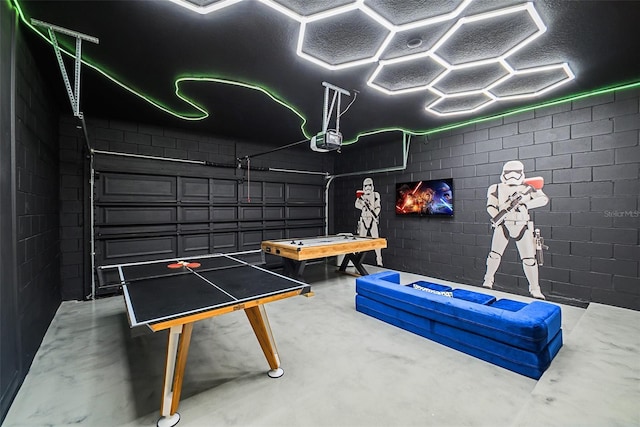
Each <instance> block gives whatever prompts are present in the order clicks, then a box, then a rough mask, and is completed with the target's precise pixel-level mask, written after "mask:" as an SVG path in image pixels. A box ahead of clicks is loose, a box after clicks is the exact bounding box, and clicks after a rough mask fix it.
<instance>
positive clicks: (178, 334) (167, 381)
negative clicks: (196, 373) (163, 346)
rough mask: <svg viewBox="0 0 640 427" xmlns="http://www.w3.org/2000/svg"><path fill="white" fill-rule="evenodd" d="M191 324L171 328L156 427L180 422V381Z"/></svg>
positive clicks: (188, 343) (182, 375)
mask: <svg viewBox="0 0 640 427" xmlns="http://www.w3.org/2000/svg"><path fill="white" fill-rule="evenodd" d="M192 331H193V323H187V324H185V325H176V326H172V327H171V329H169V337H168V339H167V358H166V362H165V368H164V381H163V386H162V402H161V403H160V415H161V417H160V419H159V420H158V427H170V426H174V425H176V424H177V423H178V421H180V414H178V405H179V404H180V394H181V393H182V380H183V379H184V369H185V367H186V365H187V355H188V354H189V345H190V343H191V332H192Z"/></svg>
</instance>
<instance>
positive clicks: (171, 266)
mask: <svg viewBox="0 0 640 427" xmlns="http://www.w3.org/2000/svg"><path fill="white" fill-rule="evenodd" d="M182 267H183V265H182V264H181V263H179V262H174V263H171V264H167V268H170V269H172V270H175V269H178V268H182Z"/></svg>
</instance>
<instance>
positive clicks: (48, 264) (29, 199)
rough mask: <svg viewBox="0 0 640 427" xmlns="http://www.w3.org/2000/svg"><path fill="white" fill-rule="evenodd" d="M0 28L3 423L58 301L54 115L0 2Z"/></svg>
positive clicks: (8, 11)
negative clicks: (0, 42) (0, 41)
mask: <svg viewBox="0 0 640 427" xmlns="http://www.w3.org/2000/svg"><path fill="white" fill-rule="evenodd" d="M0 23H1V25H0V28H1V30H0V31H1V33H0V40H2V44H1V47H2V49H0V62H1V64H2V67H1V69H0V70H1V71H0V79H1V82H2V83H1V86H0V87H1V92H0V94H1V96H2V114H1V132H0V133H1V136H2V141H1V144H2V150H1V152H0V162H1V167H2V193H1V194H2V201H1V203H0V209H1V214H2V223H1V228H2V233H1V240H2V251H1V253H2V268H1V270H0V272H1V274H0V278H1V282H0V288H1V295H2V298H1V299H0V312H2V318H1V322H2V328H1V333H2V336H1V337H0V340H1V342H2V346H1V347H0V348H1V354H0V360H1V364H0V366H1V369H2V370H1V375H0V378H1V379H2V380H1V381H0V385H1V388H0V396H1V399H0V410H1V412H0V416H1V417H0V419H1V418H4V416H5V415H6V412H7V411H8V409H9V405H10V404H11V401H12V400H13V398H14V396H15V394H16V393H17V391H18V388H19V387H20V384H21V383H22V381H23V379H24V377H25V376H26V374H27V372H28V370H29V367H30V366H31V362H32V361H33V358H34V356H35V354H36V351H37V350H38V347H39V346H40V343H41V342H42V338H43V337H44V334H45V332H46V330H47V328H48V326H49V324H50V322H51V320H52V319H53V316H54V315H55V312H56V310H57V308H58V306H59V305H60V301H61V300H60V264H59V262H60V261H59V260H60V256H59V254H60V245H59V216H58V210H59V206H58V188H59V185H58V129H57V122H58V116H59V112H58V110H57V108H56V102H55V101H54V96H53V95H52V93H51V91H50V90H49V88H48V87H47V84H46V83H45V79H44V78H43V75H42V74H41V72H40V71H39V70H38V69H37V67H36V66H35V65H34V59H33V56H32V54H31V52H30V51H29V48H28V47H27V44H26V43H25V40H24V38H23V37H24V35H23V33H22V31H21V30H20V28H19V27H17V26H16V21H15V14H14V11H13V10H12V9H10V8H8V6H7V3H6V2H2V3H1V4H0Z"/></svg>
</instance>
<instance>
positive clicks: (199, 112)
mask: <svg viewBox="0 0 640 427" xmlns="http://www.w3.org/2000/svg"><path fill="white" fill-rule="evenodd" d="M8 2H9V5H10V6H11V5H12V4H13V6H14V7H15V9H16V10H17V12H18V15H19V17H20V20H21V21H22V22H23V23H24V25H26V26H27V27H28V28H30V29H31V30H32V31H34V32H35V33H36V34H38V35H39V36H40V37H42V38H43V39H44V40H45V41H46V42H47V43H49V44H51V40H49V38H48V37H47V36H46V35H45V34H43V33H42V32H40V31H38V30H37V29H36V28H35V27H34V26H33V25H31V23H30V22H29V20H28V19H27V18H26V17H25V16H24V13H23V11H22V8H21V7H20V2H19V0H8ZM60 48H61V51H62V52H63V53H65V54H67V55H69V56H70V57H72V58H75V54H72V53H70V52H69V51H67V50H65V49H64V48H63V47H62V46H60ZM81 61H82V63H83V64H85V65H86V66H88V67H90V68H91V69H93V70H95V71H96V72H97V73H99V74H101V75H103V76H104V77H105V78H107V79H108V80H110V81H112V82H113V83H115V84H116V85H118V86H120V87H121V88H123V89H124V90H126V91H128V92H130V93H132V94H134V95H135V96H138V97H139V98H141V99H143V100H144V101H146V102H148V103H149V104H151V105H152V106H154V107H156V108H158V109H159V110H161V111H164V112H165V113H167V114H170V115H172V116H174V117H177V118H179V119H182V120H192V121H196V120H204V119H206V118H207V117H209V112H208V111H207V110H206V109H205V108H204V107H202V106H200V105H199V104H198V103H197V102H196V101H195V100H193V99H192V98H189V97H187V96H186V95H184V94H183V93H182V92H181V90H180V85H181V83H184V82H210V83H220V84H227V85H233V86H238V87H241V88H245V89H251V90H257V91H259V92H261V93H263V94H265V95H266V96H268V97H269V98H270V99H272V100H273V101H275V102H276V103H278V104H280V105H282V106H284V107H285V108H287V109H289V110H290V111H291V112H293V113H294V114H295V115H296V116H298V117H299V118H300V120H301V124H300V130H301V131H302V134H303V135H304V137H305V138H311V136H312V135H315V134H314V133H309V132H308V131H307V130H306V129H305V125H306V123H307V119H306V118H305V117H304V116H303V115H302V114H301V113H300V112H299V111H298V110H297V109H296V108H294V107H293V106H292V105H291V104H289V103H288V102H286V101H285V100H283V99H282V98H280V97H278V96H276V95H274V94H273V93H272V92H271V91H269V90H268V89H266V88H264V87H262V86H260V85H257V84H251V83H246V82H241V81H236V80H230V79H223V78H219V77H213V76H209V77H208V76H196V77H179V78H177V79H176V80H175V82H174V86H175V94H176V96H177V97H178V98H180V99H181V100H182V101H184V102H185V103H186V104H187V105H189V106H191V107H192V108H194V109H195V110H196V113H180V112H177V111H175V110H173V109H171V108H170V107H168V106H166V105H164V104H162V103H161V102H159V101H157V100H154V99H153V98H151V97H149V96H147V95H145V94H143V93H141V92H139V91H137V90H135V89H134V88H132V87H129V86H127V85H126V84H124V83H122V82H121V81H120V80H118V79H116V78H115V77H113V76H112V75H111V74H109V73H108V72H107V71H104V70H103V69H102V68H101V67H100V66H98V65H94V64H92V63H90V62H89V61H87V60H85V59H81ZM639 87H640V81H637V82H632V83H626V84H620V85H616V86H609V87H605V88H602V89H596V90H594V91H590V92H584V93H581V94H577V95H571V96H568V97H565V98H559V99H556V100H552V101H547V102H542V103H540V104H535V105H531V106H527V107H522V108H518V109H514V110H511V111H507V112H505V113H500V114H495V115H491V116H485V117H481V118H474V119H470V120H466V121H462V122H456V123H452V124H448V125H444V126H441V127H438V128H435V129H427V130H415V129H406V128H402V127H387V128H381V129H372V130H368V131H363V132H360V133H358V134H357V135H356V136H355V137H354V138H353V139H350V140H347V141H343V143H342V145H351V144H354V143H356V142H358V140H360V138H363V137H366V136H371V135H376V134H380V133H385V132H402V133H404V134H408V135H414V136H425V135H432V134H436V133H439V132H444V131H447V130H452V129H457V128H461V127H464V126H468V125H471V124H475V123H481V122H485V121H489V120H495V119H499V118H502V117H507V116H511V115H515V114H520V113H524V112H527V111H531V110H534V109H538V108H545V107H550V106H553V105H558V104H563V103H566V102H572V101H577V100H579V99H584V98H589V97H593V96H598V95H603V94H606V93H610V92H615V91H621V90H629V89H634V88H639Z"/></svg>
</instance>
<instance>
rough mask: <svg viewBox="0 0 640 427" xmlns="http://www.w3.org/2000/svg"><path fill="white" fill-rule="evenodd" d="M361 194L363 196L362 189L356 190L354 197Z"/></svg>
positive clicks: (358, 196)
mask: <svg viewBox="0 0 640 427" xmlns="http://www.w3.org/2000/svg"><path fill="white" fill-rule="evenodd" d="M362 196H364V191H363V190H356V197H357V198H358V199H359V198H360V197H362Z"/></svg>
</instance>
